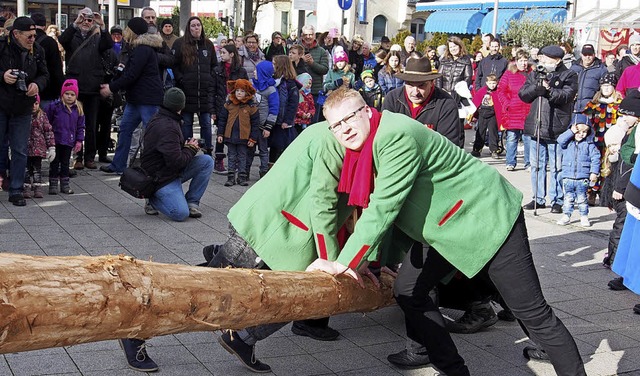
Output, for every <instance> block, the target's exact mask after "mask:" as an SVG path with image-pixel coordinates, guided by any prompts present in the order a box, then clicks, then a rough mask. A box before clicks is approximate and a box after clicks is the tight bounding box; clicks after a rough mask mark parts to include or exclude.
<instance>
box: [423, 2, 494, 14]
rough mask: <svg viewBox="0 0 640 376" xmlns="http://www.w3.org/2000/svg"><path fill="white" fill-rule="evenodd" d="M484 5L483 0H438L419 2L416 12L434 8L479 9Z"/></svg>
mask: <svg viewBox="0 0 640 376" xmlns="http://www.w3.org/2000/svg"><path fill="white" fill-rule="evenodd" d="M483 6H484V2H483V1H438V2H436V3H417V4H416V12H422V11H429V12H431V11H434V10H459V9H477V10H480V9H482V7H483Z"/></svg>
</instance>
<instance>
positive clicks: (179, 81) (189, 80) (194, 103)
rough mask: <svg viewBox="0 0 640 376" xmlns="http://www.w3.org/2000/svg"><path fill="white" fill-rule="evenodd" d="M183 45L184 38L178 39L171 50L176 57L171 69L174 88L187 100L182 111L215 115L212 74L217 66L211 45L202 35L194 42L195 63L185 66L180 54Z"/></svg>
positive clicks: (214, 86)
mask: <svg viewBox="0 0 640 376" xmlns="http://www.w3.org/2000/svg"><path fill="white" fill-rule="evenodd" d="M184 43H185V40H184V37H182V38H178V39H177V40H176V41H175V43H174V44H173V48H172V50H171V51H172V52H173V54H174V56H175V57H176V63H175V65H174V67H173V73H174V75H175V82H176V86H178V87H179V88H180V89H182V91H184V94H185V96H186V99H187V100H186V103H185V107H184V110H183V111H184V112H190V113H200V112H208V113H210V114H215V103H214V102H215V88H216V83H215V79H214V76H213V72H214V69H215V67H216V66H217V65H218V59H216V52H215V50H214V48H213V44H212V43H211V42H209V40H208V39H206V38H205V37H204V35H203V37H202V38H201V39H200V40H194V41H193V46H194V47H195V49H196V51H197V55H196V61H195V62H193V63H192V64H190V65H187V64H185V60H184V59H185V58H184V55H183V54H182V48H183V47H182V46H183V44H184Z"/></svg>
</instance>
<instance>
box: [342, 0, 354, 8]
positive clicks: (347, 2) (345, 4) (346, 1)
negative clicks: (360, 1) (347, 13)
mask: <svg viewBox="0 0 640 376" xmlns="http://www.w3.org/2000/svg"><path fill="white" fill-rule="evenodd" d="M352 4H353V0H338V6H339V7H340V9H342V10H349V8H351V5H352Z"/></svg>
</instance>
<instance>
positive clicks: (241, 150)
mask: <svg viewBox="0 0 640 376" xmlns="http://www.w3.org/2000/svg"><path fill="white" fill-rule="evenodd" d="M247 154H249V148H248V147H247V144H232V143H230V142H228V143H227V161H228V164H227V171H229V172H230V173H233V172H236V171H237V172H238V173H239V174H245V171H247V170H246V169H244V168H243V167H245V166H247ZM252 156H253V154H252Z"/></svg>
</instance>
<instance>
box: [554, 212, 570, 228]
mask: <svg viewBox="0 0 640 376" xmlns="http://www.w3.org/2000/svg"><path fill="white" fill-rule="evenodd" d="M569 222H571V217H569V216H568V215H566V214H565V215H563V216H562V218H560V219H558V222H556V224H559V225H561V226H566V225H568V224H569Z"/></svg>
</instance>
